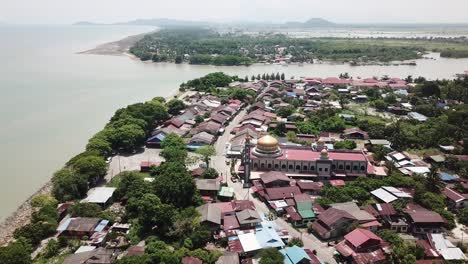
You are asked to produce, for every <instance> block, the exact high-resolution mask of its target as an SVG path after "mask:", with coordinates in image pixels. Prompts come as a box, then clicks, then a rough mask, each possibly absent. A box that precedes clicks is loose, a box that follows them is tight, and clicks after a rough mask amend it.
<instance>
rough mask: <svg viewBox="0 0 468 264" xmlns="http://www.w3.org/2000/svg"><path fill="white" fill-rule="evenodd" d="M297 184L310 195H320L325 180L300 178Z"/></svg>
mask: <svg viewBox="0 0 468 264" xmlns="http://www.w3.org/2000/svg"><path fill="white" fill-rule="evenodd" d="M296 186H297V187H299V189H300V190H301V192H303V193H306V194H309V195H318V194H320V191H321V190H322V188H323V186H324V184H323V182H314V181H309V180H299V181H297V182H296Z"/></svg>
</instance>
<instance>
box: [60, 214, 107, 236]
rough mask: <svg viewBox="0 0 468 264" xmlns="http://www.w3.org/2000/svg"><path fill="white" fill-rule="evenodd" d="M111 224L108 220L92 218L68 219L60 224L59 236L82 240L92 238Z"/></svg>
mask: <svg viewBox="0 0 468 264" xmlns="http://www.w3.org/2000/svg"><path fill="white" fill-rule="evenodd" d="M108 224H109V221H108V220H103V219H100V218H90V217H76V218H68V219H65V220H64V221H62V222H61V223H60V225H59V226H58V228H57V231H58V232H59V233H60V234H59V235H61V236H62V235H63V236H68V237H76V238H82V237H83V236H87V237H91V236H92V235H93V234H94V233H96V232H101V231H103V230H104V229H105V228H106V227H107V225H108Z"/></svg>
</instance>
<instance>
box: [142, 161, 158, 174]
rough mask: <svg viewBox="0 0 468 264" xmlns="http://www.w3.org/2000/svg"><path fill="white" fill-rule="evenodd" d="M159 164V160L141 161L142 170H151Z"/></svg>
mask: <svg viewBox="0 0 468 264" xmlns="http://www.w3.org/2000/svg"><path fill="white" fill-rule="evenodd" d="M159 165H161V162H159V161H149V160H144V161H142V162H140V172H149V171H150V169H151V167H158V166H159Z"/></svg>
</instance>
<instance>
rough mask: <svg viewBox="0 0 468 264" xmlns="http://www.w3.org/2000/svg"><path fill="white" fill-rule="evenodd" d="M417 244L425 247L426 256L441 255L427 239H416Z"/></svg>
mask: <svg viewBox="0 0 468 264" xmlns="http://www.w3.org/2000/svg"><path fill="white" fill-rule="evenodd" d="M416 244H417V245H418V246H420V247H421V248H423V249H424V254H426V257H430V258H434V257H439V253H437V251H436V250H435V249H433V248H432V247H431V245H430V244H429V242H427V241H426V240H418V241H416Z"/></svg>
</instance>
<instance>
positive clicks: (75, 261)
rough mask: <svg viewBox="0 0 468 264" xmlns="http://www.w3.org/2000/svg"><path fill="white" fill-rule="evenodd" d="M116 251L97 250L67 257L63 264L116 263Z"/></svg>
mask: <svg viewBox="0 0 468 264" xmlns="http://www.w3.org/2000/svg"><path fill="white" fill-rule="evenodd" d="M116 258H117V254H116V253H115V252H114V250H111V249H105V248H97V249H94V250H90V251H85V252H79V253H75V254H72V255H69V256H67V257H66V258H65V259H64V261H63V264H111V263H114V262H115V261H116Z"/></svg>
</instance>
